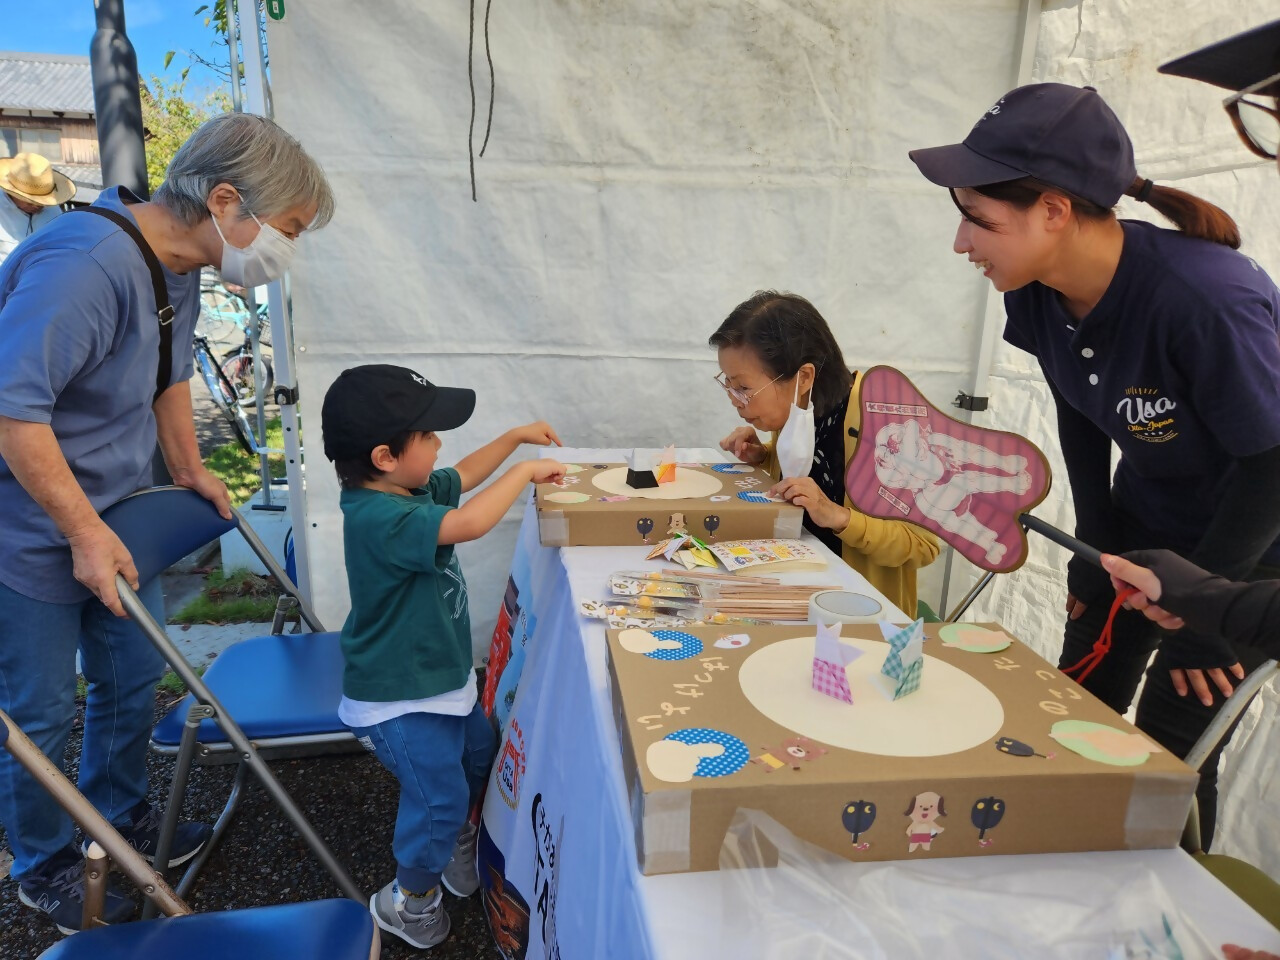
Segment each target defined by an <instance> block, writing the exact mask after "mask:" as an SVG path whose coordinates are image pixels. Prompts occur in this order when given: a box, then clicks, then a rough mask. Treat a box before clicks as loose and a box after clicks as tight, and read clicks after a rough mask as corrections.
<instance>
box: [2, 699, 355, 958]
mask: <svg viewBox="0 0 1280 960" xmlns="http://www.w3.org/2000/svg"><path fill="white" fill-rule="evenodd" d="M0 745H2V746H3V747H4V749H5V750H7V751H8V752H9V753H10V754H11V755H12V756H13V757H14V759H16V760H17V761H18V762H19V763H20V764H22V766H23V767H25V768H26V770H27V771H28V772H29V773H30V774H31V776H32V777H34V778H35V779H36V781H37V782H38V783H40V784H41V785H42V786H43V787H44V788H45V789H46V790H48V792H49V794H50V795H51V796H52V797H53V798H54V800H56V801H57V802H58V805H59V806H61V807H62V808H63V809H64V810H66V811H67V813H68V814H70V815H71V818H72V819H73V820H75V821H76V822H77V823H78V824H80V826H81V828H82V829H83V830H84V832H85V833H86V834H87V835H88V836H89V837H90V838H92V839H93V841H94V844H93V845H91V846H90V855H89V867H88V869H87V870H86V873H85V876H86V880H87V882H86V892H85V918H84V922H83V924H82V932H81V933H78V934H76V935H75V936H74V937H69V938H67V939H66V940H63V941H60V942H59V943H56V944H54V945H53V946H52V947H50V948H49V949H48V950H46V951H45V952H44V953H42V954H40V960H136V958H138V957H166V956H173V957H182V958H184V960H215V958H216V960H268V958H269V960H276V958H278V957H311V958H316V960H321V958H323V960H376V958H377V957H378V955H379V952H380V937H379V935H378V930H377V927H376V926H375V925H374V923H373V917H372V916H370V914H369V910H368V908H367V907H365V906H364V904H363V903H357V902H355V901H352V900H319V901H315V902H313V903H290V904H284V905H283V906H274V907H254V908H251V909H248V910H227V911H221V912H218V913H209V914H202V915H196V914H193V913H192V912H191V908H190V907H189V906H187V904H186V903H184V902H183V901H182V900H181V898H179V897H178V896H177V895H176V894H175V893H174V892H173V890H171V889H170V888H169V885H168V884H166V883H165V881H164V879H163V877H161V876H159V875H158V874H156V873H155V872H154V871H153V870H152V869H151V867H149V866H148V865H147V862H146V861H145V860H143V859H142V857H141V856H140V855H139V854H138V852H137V851H136V850H134V849H133V848H132V847H131V846H129V843H128V841H126V840H125V839H124V837H122V836H120V833H119V832H118V831H117V830H116V829H115V827H113V826H112V825H111V824H110V823H108V822H107V820H106V818H105V817H103V816H102V814H100V813H98V811H97V810H95V809H94V807H93V805H92V804H90V803H89V801H88V800H86V799H85V798H84V796H83V795H82V794H81V793H80V792H79V791H78V790H77V789H76V788H75V786H74V785H73V784H72V783H71V781H69V780H68V779H67V778H66V776H64V775H63V773H62V771H61V770H60V769H59V768H58V767H57V765H56V764H54V763H52V762H50V760H49V759H48V757H46V756H45V755H44V754H43V753H41V752H40V748H39V747H37V746H36V745H35V744H34V743H32V742H31V741H30V740H29V739H28V738H27V736H26V734H24V733H23V732H22V731H21V730H19V729H18V726H17V725H16V724H15V723H14V722H13V721H12V720H11V719H10V718H9V717H8V715H7V714H5V713H4V712H3V711H0ZM104 849H105V853H104V852H103V850H104ZM108 856H109V857H110V858H111V859H112V860H114V861H115V862H116V864H117V866H119V867H120V869H121V870H123V871H124V873H125V875H126V876H128V877H129V879H130V880H132V881H133V882H134V884H135V885H137V887H138V889H139V890H141V891H142V892H143V894H144V895H145V896H146V897H147V899H148V902H149V903H152V904H154V905H155V906H157V907H159V908H160V909H161V910H162V911H163V912H164V913H165V915H166V916H167V917H170V918H172V919H168V920H152V921H144V922H141V923H126V924H120V925H118V926H106V925H104V924H102V923H101V920H100V912H101V907H102V897H103V895H104V894H105V890H106V884H107V872H108V867H109V862H108V859H107V857H108Z"/></svg>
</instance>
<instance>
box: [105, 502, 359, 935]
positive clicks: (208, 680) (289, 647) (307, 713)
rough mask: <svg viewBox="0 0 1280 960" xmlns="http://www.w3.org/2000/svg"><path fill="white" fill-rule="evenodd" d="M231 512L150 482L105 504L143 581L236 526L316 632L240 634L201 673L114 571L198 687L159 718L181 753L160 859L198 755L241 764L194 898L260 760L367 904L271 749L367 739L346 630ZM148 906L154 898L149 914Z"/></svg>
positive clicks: (338, 875) (172, 660)
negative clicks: (353, 699) (334, 629)
mask: <svg viewBox="0 0 1280 960" xmlns="http://www.w3.org/2000/svg"><path fill="white" fill-rule="evenodd" d="M232 514H233V517H234V520H232V521H228V520H224V519H222V517H220V516H219V515H218V512H217V510H216V509H215V508H214V506H213V505H212V504H211V503H209V501H207V500H205V499H204V498H203V497H201V496H200V495H199V494H197V493H195V492H194V491H192V490H188V489H186V488H184V487H155V488H153V489H149V490H142V491H139V492H138V493H135V494H132V495H130V496H128V497H125V498H124V499H123V500H120V501H118V502H116V503H114V504H112V505H111V506H110V507H108V508H107V509H106V510H104V511H103V512H102V519H103V520H104V521H105V522H106V524H107V525H108V526H109V527H110V528H111V529H112V530H113V531H115V533H116V535H117V536H119V537H120V539H121V541H122V542H123V543H124V545H125V547H127V548H128V550H129V552H130V553H131V554H132V556H133V561H134V564H135V565H136V566H137V568H138V580H139V582H143V583H145V582H147V581H148V580H150V579H151V578H152V577H156V576H159V575H160V573H161V572H163V571H164V570H166V569H167V568H168V567H170V566H171V565H173V564H174V563H175V562H177V561H178V560H179V559H181V558H182V557H184V556H186V555H187V554H189V553H191V552H192V551H193V550H196V549H198V548H200V547H201V546H203V545H204V544H207V543H209V542H210V541H212V540H213V539H214V538H216V537H219V536H221V535H222V534H224V533H226V532H228V531H230V530H233V529H234V530H239V532H240V534H241V535H242V536H243V537H244V538H245V540H246V542H247V543H248V544H249V546H250V548H251V549H252V550H253V551H254V553H255V554H257V556H258V557H259V558H260V559H261V560H262V562H263V563H264V564H265V565H266V567H267V569H268V570H269V571H270V572H271V573H272V575H274V576H275V578H276V579H277V580H278V581H279V582H280V584H281V585H282V586H283V588H284V589H285V591H286V592H287V593H288V594H289V595H290V596H291V597H293V598H294V600H296V601H297V603H298V608H299V611H300V613H301V617H302V619H303V620H304V621H305V622H306V624H307V625H308V626H309V627H310V628H311V629H312V630H314V631H316V632H314V633H302V634H293V635H273V636H265V637H254V638H252V639H249V640H242V641H240V642H239V643H236V644H234V645H232V646H230V647H228V648H227V649H226V650H225V651H224V652H223V653H222V654H221V655H220V656H219V657H218V658H217V659H216V660H215V661H214V662H213V664H212V665H210V667H209V669H208V671H207V672H206V673H205V675H204V677H203V678H201V677H200V676H199V675H197V674H196V672H195V670H194V669H193V668H192V667H191V665H190V664H188V663H187V661H186V660H185V659H184V658H183V656H182V654H181V653H180V652H179V651H178V650H177V648H176V647H175V646H174V645H173V643H172V642H171V641H170V640H169V638H168V636H167V635H166V634H165V631H164V628H163V627H162V626H161V625H160V624H158V623H156V621H155V619H154V618H153V617H152V616H151V614H150V613H149V612H148V611H147V609H146V608H145V607H144V606H143V605H142V603H141V602H140V601H139V600H138V597H137V594H135V593H134V592H133V590H132V589H130V588H129V585H128V584H127V583H125V580H124V578H123V577H121V576H118V575H117V577H116V586H117V587H118V588H119V590H120V599H121V602H122V604H123V605H124V608H125V611H126V612H127V613H128V614H129V616H130V617H131V618H132V619H133V620H134V621H135V622H136V623H137V624H138V626H139V627H140V628H141V629H142V631H143V632H144V633H145V634H146V635H147V637H148V638H149V639H150V640H151V642H152V643H153V644H154V645H155V647H156V649H157V650H159V651H160V653H161V655H162V656H163V657H164V658H165V660H166V661H168V663H169V665H170V666H171V667H172V668H173V670H174V672H175V673H177V674H178V676H179V677H181V678H182V681H183V682H184V683H185V684H186V685H187V689H188V690H189V691H190V693H189V694H188V695H187V697H186V698H185V699H184V700H183V701H182V702H181V704H179V705H178V706H177V707H176V708H174V709H173V710H171V711H170V712H169V714H168V715H167V716H165V717H164V718H163V719H162V720H161V721H160V723H159V724H158V725H157V726H156V728H155V731H154V733H153V735H152V746H153V748H155V749H156V750H157V751H159V752H162V753H169V754H176V755H177V764H176V767H175V770H174V775H173V786H172V789H171V791H170V794H169V804H168V807H167V809H166V810H165V816H164V820H163V822H162V824H161V830H160V838H159V840H158V841H157V847H156V856H155V862H156V863H157V864H163V863H167V862H168V857H169V849H170V845H171V843H172V839H173V834H174V830H175V829H176V827H177V822H178V815H179V812H180V811H181V809H182V801H183V799H184V797H185V795H186V785H187V778H188V775H189V774H190V771H191V764H192V763H193V762H194V761H195V760H196V759H197V758H199V759H200V760H202V761H204V762H219V761H221V762H236V763H238V764H239V769H238V770H237V771H236V777H235V781H234V783H233V786H232V789H231V793H230V795H229V796H228V798H227V802H226V805H225V806H224V808H223V811H222V813H221V814H220V815H219V817H218V819H217V822H216V823H215V824H214V832H213V835H212V836H211V837H210V839H209V842H208V843H206V844H205V846H204V848H203V849H202V850H201V851H200V854H199V856H197V857H196V858H195V859H193V860H192V862H191V864H190V865H189V866H188V868H187V870H186V872H185V874H184V875H183V877H182V879H181V881H180V882H179V883H178V885H177V888H176V889H177V892H178V895H179V896H185V895H186V894H187V893H188V892H189V891H190V889H191V886H192V884H193V883H194V882H195V878H196V876H197V874H198V873H199V871H200V869H201V868H202V867H203V865H204V863H205V861H206V860H207V859H208V857H209V855H210V854H211V853H212V851H213V849H214V847H215V846H216V844H217V843H218V841H219V840H220V839H221V837H222V835H223V833H225V831H226V829H227V827H228V826H229V824H230V821H231V817H232V815H233V814H234V812H235V809H236V806H237V804H238V802H239V799H240V796H241V793H242V790H243V787H244V781H245V774H246V771H247V770H251V771H252V772H253V773H254V774H255V775H256V776H257V778H258V780H259V781H260V782H261V783H262V785H263V787H265V788H266V790H267V792H268V793H269V794H270V795H271V797H272V799H273V800H275V802H276V804H277V805H279V807H280V808H281V810H283V811H284V813H285V815H286V816H288V817H289V819H290V820H291V821H292V822H293V825H294V827H295V828H296V829H297V831H298V833H299V834H300V835H301V836H302V838H303V840H304V841H305V842H306V843H307V845H308V846H309V847H310V848H311V849H312V851H313V852H314V853H315V854H316V856H317V857H318V859H319V860H320V861H321V863H323V864H324V866H325V868H326V869H327V870H328V871H329V873H330V874H332V876H333V877H334V879H335V880H336V881H337V883H338V886H339V887H340V888H341V889H342V891H343V893H344V894H346V895H347V896H348V897H351V898H352V899H353V900H357V901H359V902H360V903H361V904H364V903H365V902H366V900H365V897H364V895H363V894H362V893H361V892H360V889H359V888H358V887H357V886H356V885H355V883H354V882H353V881H352V880H351V878H350V876H349V875H348V874H347V872H346V871H345V870H344V869H343V867H342V866H341V864H339V863H338V861H337V860H336V859H335V857H334V856H333V854H332V852H331V851H330V850H329V848H328V847H327V846H326V845H325V843H324V841H323V840H322V839H320V837H319V836H318V835H317V834H316V832H315V830H314V829H312V827H311V825H310V823H308V822H307V819H306V817H305V816H303V814H302V812H301V811H300V810H299V809H298V808H297V806H296V805H295V804H294V802H293V800H292V799H291V798H290V797H289V795H288V793H286V792H285V790H284V788H283V787H282V786H281V785H280V783H279V781H278V780H277V779H276V778H275V776H274V775H273V774H272V773H271V771H270V769H269V768H268V766H267V764H266V762H265V759H264V758H267V757H270V758H279V757H282V756H288V757H296V756H301V755H306V754H312V753H317V752H328V751H334V750H358V749H359V745H358V744H357V743H356V741H355V738H354V737H352V735H351V732H350V730H349V729H348V728H347V727H346V725H345V724H343V723H342V721H340V720H339V719H338V703H339V701H340V700H341V697H342V667H343V662H342V652H341V650H340V648H339V646H338V636H339V635H338V634H336V633H323V632H321V631H322V630H323V627H321V625H320V622H319V620H318V619H317V618H316V616H315V613H314V612H313V611H312V610H311V607H310V605H309V604H307V602H306V600H305V599H303V597H302V596H301V595H300V594H299V593H298V589H297V587H296V586H295V585H294V584H293V583H292V581H290V580H289V578H288V577H287V576H285V573H284V571H283V570H281V569H280V566H279V564H277V563H276V561H275V559H274V558H273V557H272V556H271V553H270V551H269V550H268V549H267V548H266V547H265V546H264V545H263V543H262V541H261V540H260V539H259V538H258V536H257V534H256V533H254V531H253V529H252V528H251V527H250V526H249V524H248V523H247V522H246V521H245V519H244V518H243V517H242V516H241V515H240V514H239V513H238V512H237V511H232ZM151 909H152V908H151V906H150V904H149V905H148V909H147V913H148V914H149V913H150V912H151Z"/></svg>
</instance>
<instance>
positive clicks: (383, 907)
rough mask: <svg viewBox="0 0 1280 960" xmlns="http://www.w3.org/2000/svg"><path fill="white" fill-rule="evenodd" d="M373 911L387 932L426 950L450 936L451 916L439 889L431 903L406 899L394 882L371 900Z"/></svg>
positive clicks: (429, 901)
mask: <svg viewBox="0 0 1280 960" xmlns="http://www.w3.org/2000/svg"><path fill="white" fill-rule="evenodd" d="M369 912H370V913H371V914H373V919H374V922H375V923H377V925H378V926H380V927H381V928H382V929H383V930H385V931H387V933H394V934H395V935H396V936H397V937H399V938H400V939H401V940H403V941H405V942H406V943H411V944H413V945H414V946H415V947H420V948H422V949H424V950H425V949H426V948H427V947H434V946H435V945H436V944H437V943H440V942H441V941H442V940H444V938H445V937H447V936H449V915H448V914H447V913H445V912H444V895H443V894H442V893H441V891H440V888H439V887H437V888H436V895H435V898H434V899H431V900H428V899H427V898H426V897H406V896H405V895H404V893H403V892H402V891H401V890H400V884H399V883H397V882H396V881H395V880H392V881H391V882H390V883H388V884H387V885H386V886H385V887H383V888H382V889H381V890H379V891H378V892H377V893H375V894H374V895H373V896H372V897H370V898H369Z"/></svg>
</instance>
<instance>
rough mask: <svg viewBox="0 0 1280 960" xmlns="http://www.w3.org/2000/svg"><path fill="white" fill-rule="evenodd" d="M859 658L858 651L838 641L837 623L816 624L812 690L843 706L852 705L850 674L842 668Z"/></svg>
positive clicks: (860, 652) (860, 654)
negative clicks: (839, 701)
mask: <svg viewBox="0 0 1280 960" xmlns="http://www.w3.org/2000/svg"><path fill="white" fill-rule="evenodd" d="M860 656H862V651H861V650H856V649H854V648H853V647H850V646H848V645H847V644H843V643H841V642H840V624H838V623H836V624H832V625H831V626H827V625H826V624H825V623H820V624H818V632H817V636H816V637H815V639H814V643H813V680H812V683H813V689H815V690H817V691H818V692H819V693H823V694H826V695H827V696H828V697H834V698H835V699H837V700H843V701H844V702H845V703H853V692H852V691H851V690H850V689H849V675H848V674H847V673H845V670H844V668H845V667H847V666H848V665H849V664H851V663H853V661H855V660H857V659H858V658H859V657H860Z"/></svg>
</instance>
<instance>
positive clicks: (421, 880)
mask: <svg viewBox="0 0 1280 960" xmlns="http://www.w3.org/2000/svg"><path fill="white" fill-rule="evenodd" d="M351 732H352V733H354V734H355V735H356V737H357V739H359V740H361V741H363V742H364V743H365V745H366V746H368V745H369V744H372V745H373V752H374V753H375V754H377V757H378V759H379V760H380V761H382V765H383V766H384V767H386V768H387V769H388V770H390V771H391V772H392V773H393V774H395V776H396V779H397V780H399V781H400V808H399V810H397V811H396V832H395V836H394V838H393V839H392V850H393V851H394V852H395V857H396V866H397V869H396V880H398V881H399V883H400V888H401V889H402V890H408V891H410V892H412V893H416V894H424V893H426V892H427V891H429V890H430V889H431V888H432V887H434V886H435V885H436V884H438V883H439V882H440V874H441V873H443V872H444V868H445V867H446V866H447V865H448V863H449V858H450V857H451V856H452V855H453V847H454V844H455V842H456V841H457V839H458V832H459V831H460V830H461V829H462V825H463V823H464V822H465V821H466V819H467V811H468V810H469V809H470V806H471V804H472V803H474V802H475V801H476V799H478V798H479V796H480V793H481V791H483V790H484V784H485V781H486V780H487V779H488V777H489V767H490V765H491V764H492V763H493V752H494V749H495V748H496V746H497V744H496V743H495V738H494V735H493V728H492V727H491V726H489V720H488V718H487V717H486V716H485V715H484V711H483V710H482V709H481V708H480V704H478V703H477V704H476V705H475V707H474V708H472V710H471V713H470V714H468V715H467V716H465V717H451V716H446V715H445V714H441V713H406V714H403V715H402V716H399V717H395V718H393V719H391V720H386V721H384V722H382V723H379V724H375V725H374V726H372V727H352V728H351ZM366 738H367V739H366Z"/></svg>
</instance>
